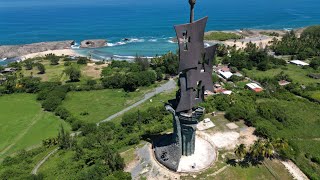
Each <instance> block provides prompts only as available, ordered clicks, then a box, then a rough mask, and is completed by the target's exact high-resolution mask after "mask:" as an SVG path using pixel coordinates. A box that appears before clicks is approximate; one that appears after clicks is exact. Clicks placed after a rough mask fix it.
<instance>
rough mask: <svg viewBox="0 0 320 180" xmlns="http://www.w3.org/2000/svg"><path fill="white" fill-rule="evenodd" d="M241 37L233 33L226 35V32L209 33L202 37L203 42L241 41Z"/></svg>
mask: <svg viewBox="0 0 320 180" xmlns="http://www.w3.org/2000/svg"><path fill="white" fill-rule="evenodd" d="M241 38H242V36H240V35H237V34H235V33H226V32H209V33H206V34H205V36H204V39H205V40H218V41H226V40H229V39H241Z"/></svg>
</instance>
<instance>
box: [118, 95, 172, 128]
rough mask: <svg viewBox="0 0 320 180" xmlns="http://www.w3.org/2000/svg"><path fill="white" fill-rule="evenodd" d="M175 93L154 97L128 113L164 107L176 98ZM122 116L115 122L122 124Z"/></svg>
mask: <svg viewBox="0 0 320 180" xmlns="http://www.w3.org/2000/svg"><path fill="white" fill-rule="evenodd" d="M175 93H176V92H175V91H172V92H163V93H161V94H158V95H155V96H153V97H152V98H151V99H150V100H148V101H146V102H144V103H142V104H141V105H139V106H137V107H135V108H133V109H131V110H129V111H128V112H134V111H137V110H139V109H148V108H149V107H156V106H164V102H167V101H168V100H170V99H174V98H175ZM121 118H122V116H119V117H116V118H115V119H114V120H113V122H115V123H120V122H121Z"/></svg>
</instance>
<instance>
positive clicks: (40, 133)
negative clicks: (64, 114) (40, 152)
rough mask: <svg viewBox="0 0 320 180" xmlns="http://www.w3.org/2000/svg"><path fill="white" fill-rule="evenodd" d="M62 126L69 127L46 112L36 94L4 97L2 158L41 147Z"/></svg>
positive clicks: (1, 103) (0, 139)
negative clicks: (44, 140) (19, 151)
mask: <svg viewBox="0 0 320 180" xmlns="http://www.w3.org/2000/svg"><path fill="white" fill-rule="evenodd" d="M60 124H63V125H64V126H65V127H66V128H67V129H69V126H68V124H67V123H65V122H64V121H62V120H60V119H59V118H57V117H56V116H54V115H53V114H52V113H48V112H44V111H43V110H42V109H41V106H40V104H39V103H38V102H37V101H36V97H35V95H31V94H12V95H6V96H1V97H0V133H1V135H0V159H1V158H3V157H4V155H9V154H12V153H14V152H17V151H18V150H21V149H28V148H30V147H34V146H37V145H39V144H41V141H42V140H43V139H46V138H49V137H54V136H56V135H57V132H58V129H59V126H60Z"/></svg>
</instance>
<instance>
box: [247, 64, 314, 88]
mask: <svg viewBox="0 0 320 180" xmlns="http://www.w3.org/2000/svg"><path fill="white" fill-rule="evenodd" d="M244 71H245V73H246V75H247V76H248V77H250V78H253V79H260V78H264V77H274V76H276V75H277V74H279V73H280V72H281V71H283V72H284V73H285V74H288V75H289V77H290V78H292V80H293V81H294V82H297V83H300V84H305V85H307V84H311V83H317V82H319V80H317V79H313V78H310V77H308V74H309V73H315V72H316V71H315V70H313V69H311V68H310V69H303V68H301V67H299V66H296V65H293V64H288V65H287V66H286V67H284V68H277V69H270V70H267V71H259V70H256V69H253V70H244Z"/></svg>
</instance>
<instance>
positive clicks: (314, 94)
mask: <svg viewBox="0 0 320 180" xmlns="http://www.w3.org/2000/svg"><path fill="white" fill-rule="evenodd" d="M308 94H310V96H311V97H312V98H313V99H316V100H319V101H320V91H309V92H308Z"/></svg>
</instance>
